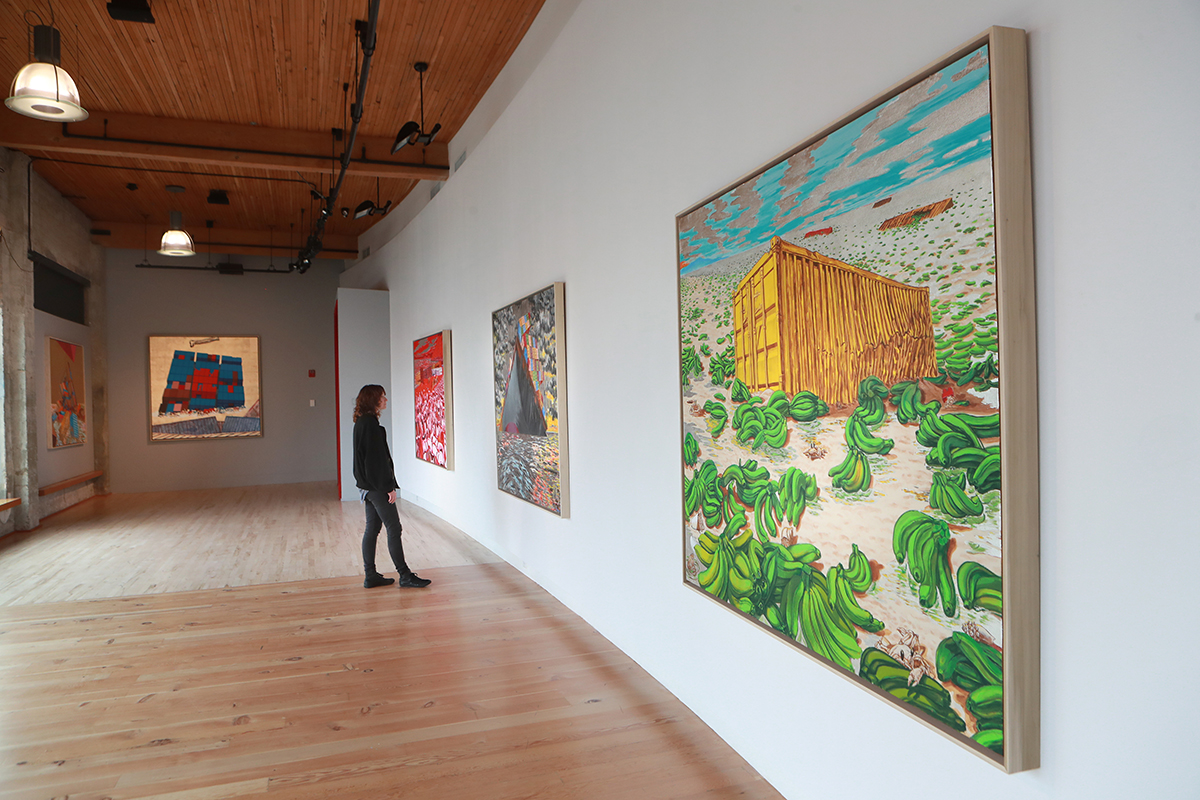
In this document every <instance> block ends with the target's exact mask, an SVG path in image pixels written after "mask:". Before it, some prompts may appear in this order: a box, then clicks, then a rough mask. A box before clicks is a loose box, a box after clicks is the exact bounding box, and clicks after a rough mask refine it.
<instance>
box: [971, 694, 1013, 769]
mask: <svg viewBox="0 0 1200 800" xmlns="http://www.w3.org/2000/svg"><path fill="white" fill-rule="evenodd" d="M967 711H969V712H970V713H971V714H972V715H973V716H974V717H975V727H976V729H977V732H976V733H975V735H974V736H973V737H972V738H973V739H974V740H975V741H976V742H978V743H979V744H981V745H983V746H984V747H987V748H990V749H992V750H995V751H996V752H997V753H1001V754H1003V753H1004V687H1003V686H1001V685H989V686H980V687H979V688H978V689H976V690H975V691H973V692H971V694H969V695H967Z"/></svg>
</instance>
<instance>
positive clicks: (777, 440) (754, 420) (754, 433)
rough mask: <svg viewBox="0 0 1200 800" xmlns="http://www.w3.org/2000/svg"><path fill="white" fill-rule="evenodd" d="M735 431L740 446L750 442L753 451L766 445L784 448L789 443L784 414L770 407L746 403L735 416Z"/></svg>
mask: <svg viewBox="0 0 1200 800" xmlns="http://www.w3.org/2000/svg"><path fill="white" fill-rule="evenodd" d="M733 430H734V432H735V433H736V434H737V441H738V444H743V445H744V444H746V443H747V442H749V444H750V449H751V450H753V449H755V448H756V447H758V446H759V445H761V444H763V443H766V444H767V445H768V446H770V447H783V446H784V444H786V443H787V436H788V427H787V420H786V419H785V418H784V415H783V412H781V411H780V410H779V409H778V408H776V407H774V406H770V405H766V406H761V405H758V404H756V403H749V402H748V403H744V404H742V405H741V406H739V407H738V409H737V411H735V412H734V414H733Z"/></svg>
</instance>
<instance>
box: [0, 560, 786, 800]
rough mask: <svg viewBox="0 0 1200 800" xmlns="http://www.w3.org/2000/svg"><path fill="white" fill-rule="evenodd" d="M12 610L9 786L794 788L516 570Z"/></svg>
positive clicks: (541, 794)
mask: <svg viewBox="0 0 1200 800" xmlns="http://www.w3.org/2000/svg"><path fill="white" fill-rule="evenodd" d="M428 573H429V577H430V578H432V579H433V580H434V584H433V586H432V587H430V588H429V589H422V590H412V589H409V590H403V591H401V590H398V589H395V588H394V587H386V588H378V589H370V590H368V589H363V588H362V586H361V584H360V583H359V582H358V580H357V579H356V578H333V579H321V580H309V581H300V582H294V583H278V584H271V585H265V586H248V587H236V588H229V589H207V590H202V591H196V592H176V593H168V594H158V595H145V596H140V597H127V598H117V599H110V600H93V601H85V602H69V603H47V604H40V605H25V606H13V607H9V608H4V609H0V686H3V687H4V689H3V692H0V798H4V799H5V800H8V799H9V798H14V799H15V798H49V797H64V796H68V795H69V796H70V797H71V798H81V797H93V798H112V799H113V800H119V799H120V798H143V797H160V798H161V797H166V798H172V799H173V800H182V799H183V798H187V799H188V800H194V799H195V798H223V797H241V796H243V795H254V794H267V795H270V796H275V797H281V798H290V799H292V800H306V799H307V798H318V797H338V798H344V799H345V800H349V798H358V797H373V798H375V797H414V798H415V797H420V798H438V799H439V800H448V799H450V798H471V800H476V799H477V798H609V799H611V798H625V797H628V798H686V797H764V798H765V797H772V798H774V797H779V795H778V794H777V793H776V792H775V791H774V790H773V789H772V788H771V787H770V786H769V785H768V784H767V783H766V782H765V781H764V780H762V778H761V777H760V776H759V775H758V774H757V773H755V772H754V771H753V770H752V769H751V768H750V767H749V766H747V765H746V763H745V762H744V761H743V760H742V759H741V758H740V757H739V756H738V755H737V754H736V753H734V752H733V750H732V749H730V748H729V746H728V745H726V744H725V743H724V742H722V741H721V740H720V739H719V738H718V737H717V736H716V734H714V733H713V732H712V731H711V730H710V729H709V728H708V727H707V726H705V725H704V724H703V723H702V722H701V721H700V720H699V719H698V718H697V717H696V716H695V715H694V714H692V713H691V712H690V711H688V710H687V708H686V707H684V706H683V705H682V704H681V703H680V702H679V701H678V700H676V699H675V698H674V697H673V696H672V695H671V694H670V693H669V692H667V691H666V690H665V689H664V688H663V687H662V686H661V685H659V684H658V683H657V682H656V681H654V680H653V679H652V678H650V676H649V675H647V674H646V673H645V672H644V671H643V670H642V669H641V668H640V667H638V666H637V665H636V664H634V663H633V662H632V661H631V660H630V659H629V658H628V657H627V656H625V655H624V654H622V653H621V652H620V651H619V650H617V649H616V648H615V647H613V646H612V644H610V643H609V642H608V641H607V640H605V639H604V638H603V637H602V636H600V635H599V634H598V633H596V632H595V631H594V630H593V629H592V628H591V627H590V626H588V625H587V624H586V623H585V622H583V621H582V620H581V619H580V618H579V617H578V616H576V615H575V614H573V613H572V612H570V611H569V610H568V609H566V608H565V607H564V606H562V605H561V604H560V603H559V602H558V601H556V600H555V599H554V598H552V597H550V596H549V595H548V594H547V593H546V592H544V591H543V590H542V589H540V588H539V587H538V586H537V585H536V584H534V583H532V582H531V581H529V580H528V579H527V578H525V577H524V576H523V575H521V574H520V573H519V572H517V571H516V570H515V569H513V568H512V567H510V566H508V565H507V564H504V563H494V564H482V565H470V566H461V567H442V568H436V569H431V570H428Z"/></svg>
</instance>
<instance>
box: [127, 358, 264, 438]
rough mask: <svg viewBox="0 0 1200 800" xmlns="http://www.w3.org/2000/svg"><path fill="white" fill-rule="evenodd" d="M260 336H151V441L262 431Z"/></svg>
mask: <svg viewBox="0 0 1200 800" xmlns="http://www.w3.org/2000/svg"><path fill="white" fill-rule="evenodd" d="M261 386H262V370H261V368H260V359H259V346H258V337H257V336H151V337H150V441H151V442H180V441H196V440H199V439H244V438H254V437H261V436H262V435H263V427H262V393H261Z"/></svg>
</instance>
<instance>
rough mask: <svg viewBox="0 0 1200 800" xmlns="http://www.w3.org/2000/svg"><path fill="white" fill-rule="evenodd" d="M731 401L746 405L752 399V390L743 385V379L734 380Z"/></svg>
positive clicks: (730, 393) (730, 391)
mask: <svg viewBox="0 0 1200 800" xmlns="http://www.w3.org/2000/svg"><path fill="white" fill-rule="evenodd" d="M729 399H730V400H732V401H733V402H735V403H745V402H747V401H748V400H749V399H750V390H749V389H748V388H746V384H744V383H742V379H741V378H734V379H733V385H732V386H730V388H729Z"/></svg>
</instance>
